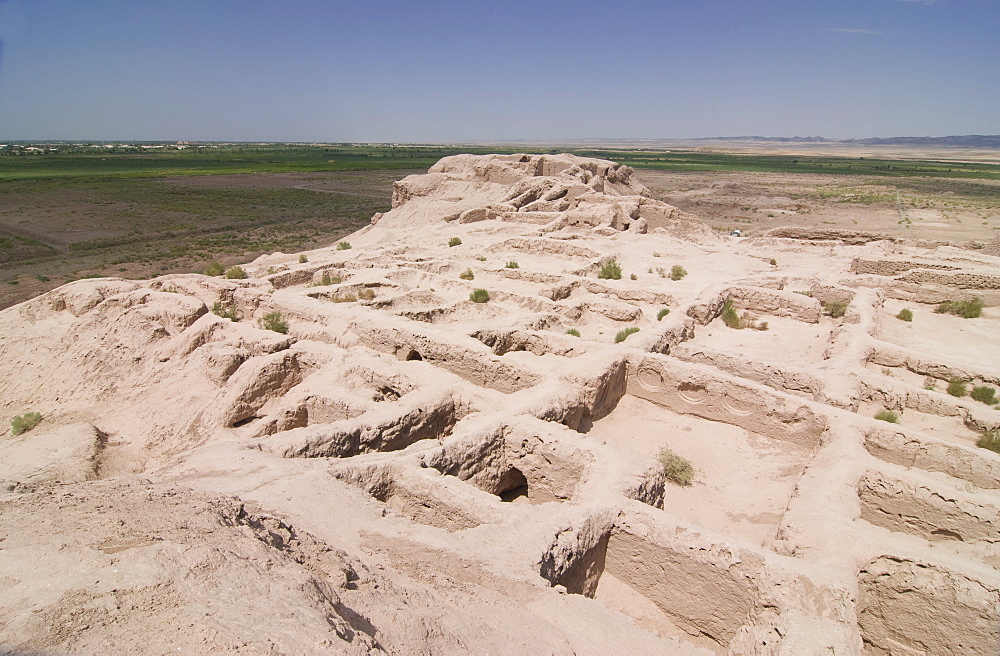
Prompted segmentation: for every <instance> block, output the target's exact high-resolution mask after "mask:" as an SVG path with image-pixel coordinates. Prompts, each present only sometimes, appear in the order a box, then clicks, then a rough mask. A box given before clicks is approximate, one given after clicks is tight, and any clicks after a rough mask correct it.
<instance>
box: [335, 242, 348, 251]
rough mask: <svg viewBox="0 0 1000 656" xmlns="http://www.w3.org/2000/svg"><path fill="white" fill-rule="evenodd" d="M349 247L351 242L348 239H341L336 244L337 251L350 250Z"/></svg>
mask: <svg viewBox="0 0 1000 656" xmlns="http://www.w3.org/2000/svg"><path fill="white" fill-rule="evenodd" d="M350 248H351V242H349V241H342V242H339V243H338V244H337V250H338V251H346V250H350Z"/></svg>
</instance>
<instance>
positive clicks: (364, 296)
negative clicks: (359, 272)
mask: <svg viewBox="0 0 1000 656" xmlns="http://www.w3.org/2000/svg"><path fill="white" fill-rule="evenodd" d="M358 298H360V299H361V300H362V301H370V300H372V299H374V298H375V290H374V289H371V288H370V287H365V288H363V289H360V290H359V291H358Z"/></svg>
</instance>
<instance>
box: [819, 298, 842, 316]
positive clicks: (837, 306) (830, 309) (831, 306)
mask: <svg viewBox="0 0 1000 656" xmlns="http://www.w3.org/2000/svg"><path fill="white" fill-rule="evenodd" d="M823 309H824V310H826V313H827V314H829V315H830V316H831V317H833V318H834V319H839V318H840V317H842V316H844V315H845V314H846V313H847V301H827V302H826V303H824V304H823Z"/></svg>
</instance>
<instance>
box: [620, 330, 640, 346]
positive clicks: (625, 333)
mask: <svg viewBox="0 0 1000 656" xmlns="http://www.w3.org/2000/svg"><path fill="white" fill-rule="evenodd" d="M637 332H639V329H638V328H637V327H636V326H629V327H628V328H625V329H624V330H619V331H618V334H616V335H615V344H619V343H621V342H624V341H625V340H626V339H628V336H629V335H634V334H635V333H637Z"/></svg>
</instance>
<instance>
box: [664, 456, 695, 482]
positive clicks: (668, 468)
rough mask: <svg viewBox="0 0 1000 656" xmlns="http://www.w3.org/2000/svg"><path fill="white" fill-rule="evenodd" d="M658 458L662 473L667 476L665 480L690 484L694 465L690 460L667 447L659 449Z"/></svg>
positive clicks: (692, 478)
mask: <svg viewBox="0 0 1000 656" xmlns="http://www.w3.org/2000/svg"><path fill="white" fill-rule="evenodd" d="M658 459H659V461H660V464H661V465H662V466H663V475H664V476H666V477H667V480H669V481H673V482H674V483H676V484H677V485H681V486H684V487H687V486H688V485H691V481H693V480H694V467H692V466H691V462H690V461H688V460H687V459H686V458H683V457H681V456H679V455H677V454H676V453H674V452H673V451H671V450H670V449H668V448H667V447H663V448H662V449H660V455H659V457H658Z"/></svg>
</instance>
